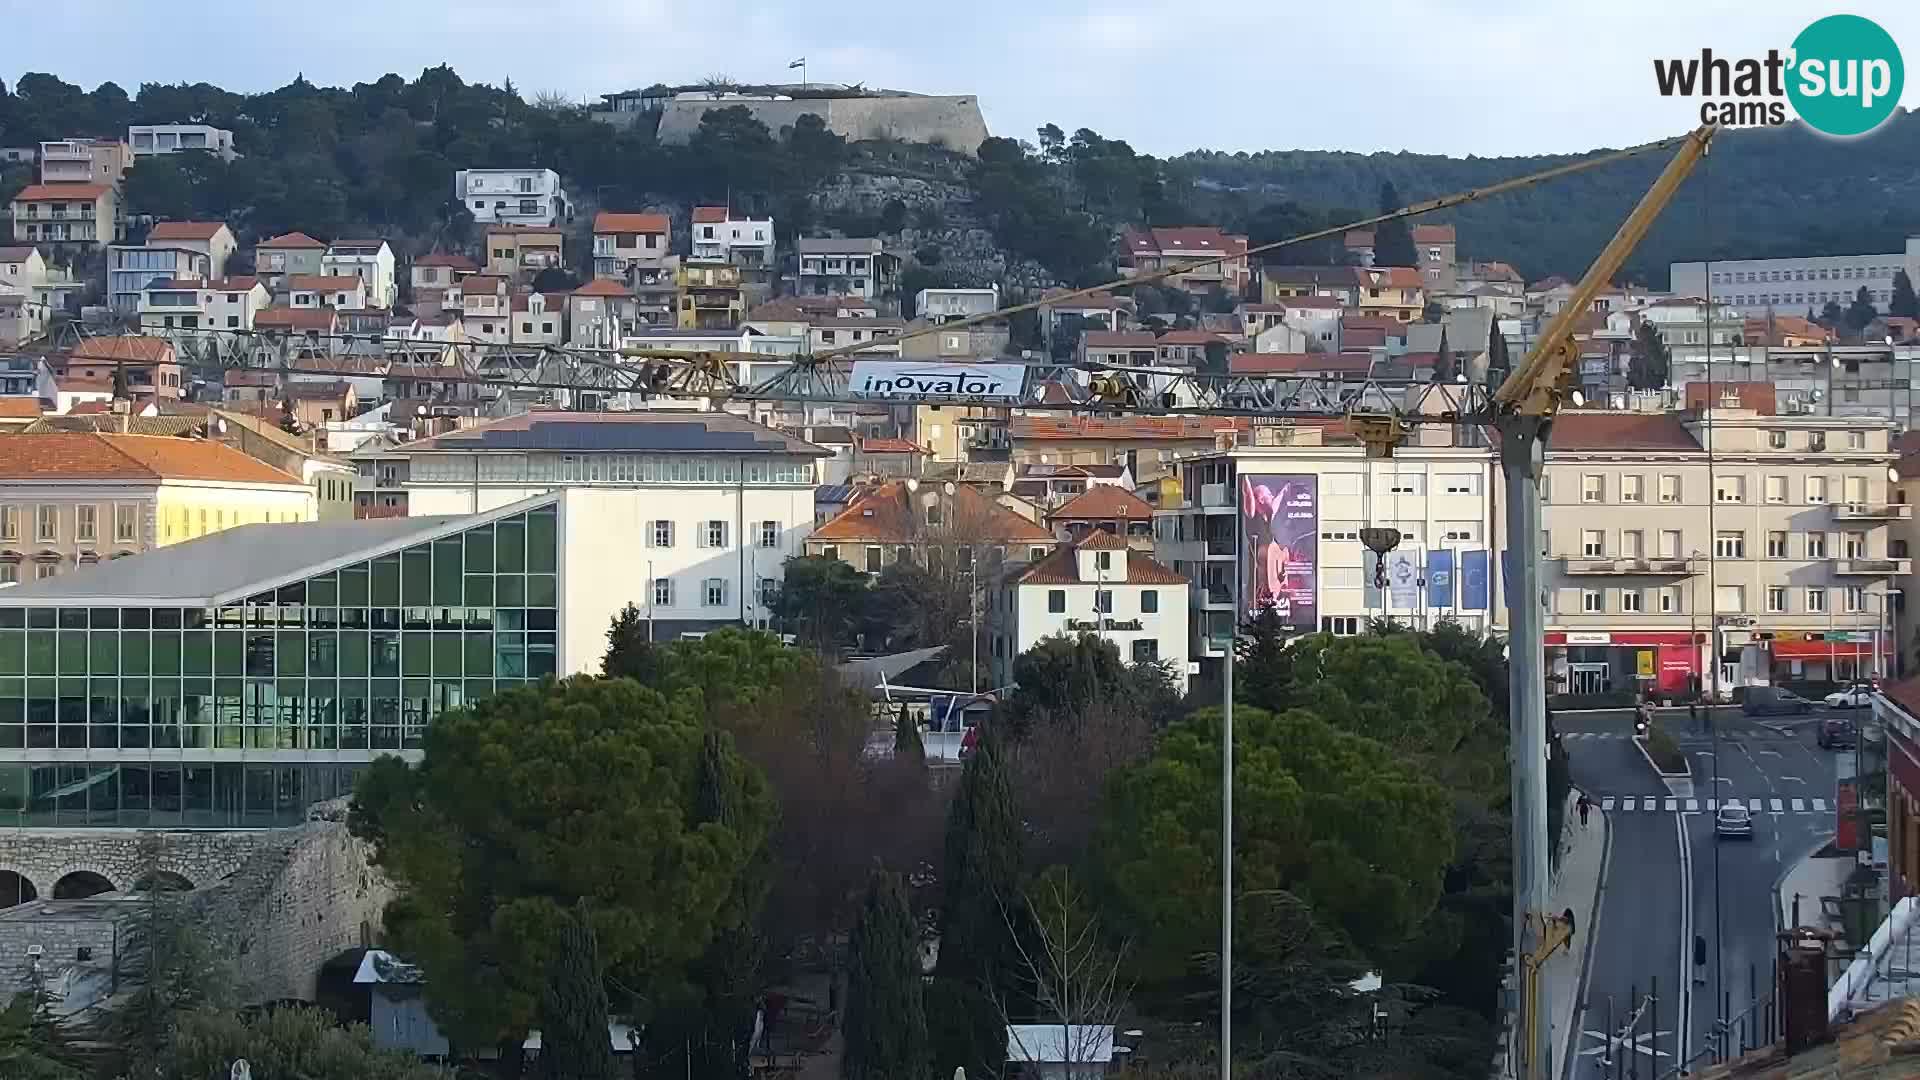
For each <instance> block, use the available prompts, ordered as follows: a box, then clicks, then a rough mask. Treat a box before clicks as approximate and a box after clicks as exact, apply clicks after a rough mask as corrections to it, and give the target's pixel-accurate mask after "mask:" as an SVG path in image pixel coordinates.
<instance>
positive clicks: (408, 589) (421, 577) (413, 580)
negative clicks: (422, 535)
mask: <svg viewBox="0 0 1920 1080" xmlns="http://www.w3.org/2000/svg"><path fill="white" fill-rule="evenodd" d="M400 568H401V569H400V602H401V603H402V604H405V605H406V606H408V607H425V606H427V605H428V604H431V603H432V602H433V549H432V548H430V547H427V546H426V545H424V544H423V545H421V546H420V547H416V548H408V549H407V550H406V551H405V553H403V554H402V555H401V557H400Z"/></svg>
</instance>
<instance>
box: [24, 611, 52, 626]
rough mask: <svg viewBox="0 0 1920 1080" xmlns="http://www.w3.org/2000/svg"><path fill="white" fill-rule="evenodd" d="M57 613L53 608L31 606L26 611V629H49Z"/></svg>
mask: <svg viewBox="0 0 1920 1080" xmlns="http://www.w3.org/2000/svg"><path fill="white" fill-rule="evenodd" d="M58 615H59V613H58V612H57V611H55V610H54V609H53V608H33V609H31V610H29V611H28V612H27V629H29V630H51V629H53V625H54V621H55V619H56V618H57V617H58Z"/></svg>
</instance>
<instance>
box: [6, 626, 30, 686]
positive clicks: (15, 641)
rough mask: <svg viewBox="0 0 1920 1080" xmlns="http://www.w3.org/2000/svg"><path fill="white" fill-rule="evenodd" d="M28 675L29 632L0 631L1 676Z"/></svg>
mask: <svg viewBox="0 0 1920 1080" xmlns="http://www.w3.org/2000/svg"><path fill="white" fill-rule="evenodd" d="M26 673H27V632H26V631H25V630H0V675H25V674H26Z"/></svg>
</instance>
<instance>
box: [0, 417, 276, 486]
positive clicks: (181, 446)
mask: <svg viewBox="0 0 1920 1080" xmlns="http://www.w3.org/2000/svg"><path fill="white" fill-rule="evenodd" d="M7 439H8V441H7V443H6V446H7V449H8V452H7V453H6V454H5V455H4V457H3V458H0V479H7V480H219V481H227V482H230V483H237V484H290V485H292V486H294V487H304V486H305V485H303V484H302V483H301V482H300V478H299V477H297V476H293V475H290V474H288V473H284V472H281V471H280V470H279V469H276V468H274V467H272V466H271V465H268V464H266V463H265V462H263V461H259V460H257V459H255V458H251V457H248V456H247V455H245V454H243V453H241V452H240V451H238V450H235V449H233V448H232V447H230V446H227V445H225V444H223V443H217V442H205V441H202V440H199V439H180V438H174V437H171V436H166V435H106V434H100V433H97V432H77V431H75V432H64V431H63V432H47V433H45V434H35V435H25V434H22V435H11V436H8V437H7Z"/></svg>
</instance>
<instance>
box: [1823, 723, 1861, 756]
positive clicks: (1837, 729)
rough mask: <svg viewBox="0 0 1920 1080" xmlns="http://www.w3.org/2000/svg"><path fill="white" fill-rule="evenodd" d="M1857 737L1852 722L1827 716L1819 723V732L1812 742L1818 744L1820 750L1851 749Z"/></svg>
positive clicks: (1857, 734) (1857, 733) (1857, 732)
mask: <svg viewBox="0 0 1920 1080" xmlns="http://www.w3.org/2000/svg"><path fill="white" fill-rule="evenodd" d="M1858 736H1859V729H1858V728H1856V727H1854V724H1853V721H1852V720H1850V719H1848V718H1847V717H1844V716H1829V717H1827V718H1826V719H1825V720H1822V721H1821V722H1820V731H1819V733H1818V734H1816V735H1815V736H1814V737H1813V741H1814V742H1816V743H1819V744H1820V748H1821V749H1822V750H1838V749H1843V748H1845V749H1852V747H1853V746H1854V744H1855V740H1856V739H1857V738H1858Z"/></svg>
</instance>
